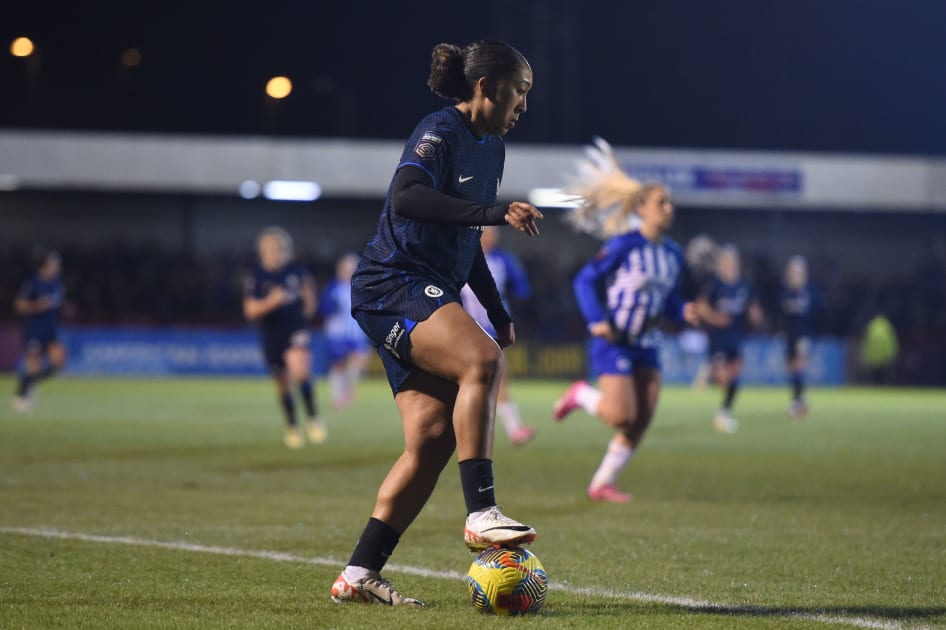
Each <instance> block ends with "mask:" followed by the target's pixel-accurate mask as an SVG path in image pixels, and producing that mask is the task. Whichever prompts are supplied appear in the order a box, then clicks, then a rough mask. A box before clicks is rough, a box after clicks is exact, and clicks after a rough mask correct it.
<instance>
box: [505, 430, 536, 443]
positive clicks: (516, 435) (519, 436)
mask: <svg viewBox="0 0 946 630" xmlns="http://www.w3.org/2000/svg"><path fill="white" fill-rule="evenodd" d="M535 434H536V430H535V427H519V428H518V429H516V430H515V431H513V432H512V433H510V434H509V441H510V442H512V443H513V445H515V446H525V445H526V444H528V443H529V442H531V441H532V438H534V437H535Z"/></svg>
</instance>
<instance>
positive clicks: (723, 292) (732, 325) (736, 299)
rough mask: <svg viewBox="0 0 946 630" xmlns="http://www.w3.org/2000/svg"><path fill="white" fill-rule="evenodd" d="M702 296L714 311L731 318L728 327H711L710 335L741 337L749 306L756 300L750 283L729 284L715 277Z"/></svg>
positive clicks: (740, 281)
mask: <svg viewBox="0 0 946 630" xmlns="http://www.w3.org/2000/svg"><path fill="white" fill-rule="evenodd" d="M702 294H703V296H704V297H705V298H706V300H707V301H708V302H709V305H710V306H711V307H712V308H713V310H714V311H717V312H719V313H725V314H726V315H729V317H730V322H729V325H728V326H725V327H722V328H715V327H710V331H709V332H710V335H712V336H718V337H741V336H742V335H743V333H744V331H745V328H746V318H747V315H748V310H749V304H750V303H751V302H752V300H753V299H754V296H753V294H752V289H751V287H750V286H749V283H748V282H746V281H745V280H737V281H736V282H733V283H728V282H723V281H722V280H720V279H719V278H717V277H715V276H714V277H713V278H711V279H710V281H709V282H708V283H707V285H706V286H705V287H704V288H703V291H702Z"/></svg>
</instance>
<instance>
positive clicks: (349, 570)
mask: <svg viewBox="0 0 946 630" xmlns="http://www.w3.org/2000/svg"><path fill="white" fill-rule="evenodd" d="M370 573H371V571H369V570H368V569H366V568H365V567H356V566H353V565H350V564H349V565H348V566H347V567H345V570H344V571H343V574H344V575H345V579H346V580H348V581H349V582H357V581H358V580H363V579H365V578H366V577H368V574H370Z"/></svg>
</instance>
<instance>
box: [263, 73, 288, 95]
mask: <svg viewBox="0 0 946 630" xmlns="http://www.w3.org/2000/svg"><path fill="white" fill-rule="evenodd" d="M290 94H292V81H290V80H289V77H281V76H280V77H273V78H272V79H270V80H269V81H267V82H266V95H267V96H269V97H270V98H274V99H276V100H279V99H282V98H286V97H287V96H289V95H290Z"/></svg>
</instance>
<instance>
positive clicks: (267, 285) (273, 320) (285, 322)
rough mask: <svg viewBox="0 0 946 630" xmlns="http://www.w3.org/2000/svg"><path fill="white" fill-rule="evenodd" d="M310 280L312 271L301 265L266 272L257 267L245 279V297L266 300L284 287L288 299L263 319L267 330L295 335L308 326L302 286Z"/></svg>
mask: <svg viewBox="0 0 946 630" xmlns="http://www.w3.org/2000/svg"><path fill="white" fill-rule="evenodd" d="M310 279H311V274H310V273H309V270H308V269H306V268H305V267H304V266H302V265H300V264H299V263H289V264H288V265H286V266H285V267H283V268H282V269H279V270H277V271H267V270H265V269H263V267H262V266H260V265H256V266H255V267H254V268H253V274H252V275H251V276H249V277H248V278H247V279H246V285H245V287H244V290H243V292H244V295H245V296H246V297H252V298H256V299H262V298H264V297H266V296H267V295H268V294H269V292H270V291H272V290H273V289H275V288H276V287H282V289H283V291H285V293H286V297H285V298H284V301H283V303H282V305H281V306H279V307H278V308H275V309H273V310H272V311H270V312H269V313H266V315H264V316H263V317H262V318H261V319H260V326H261V327H262V328H263V329H264V330H283V331H287V332H292V331H296V330H300V329H302V328H305V327H306V324H305V315H304V314H303V301H302V285H303V284H304V283H305V282H306V281H308V280H310Z"/></svg>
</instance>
